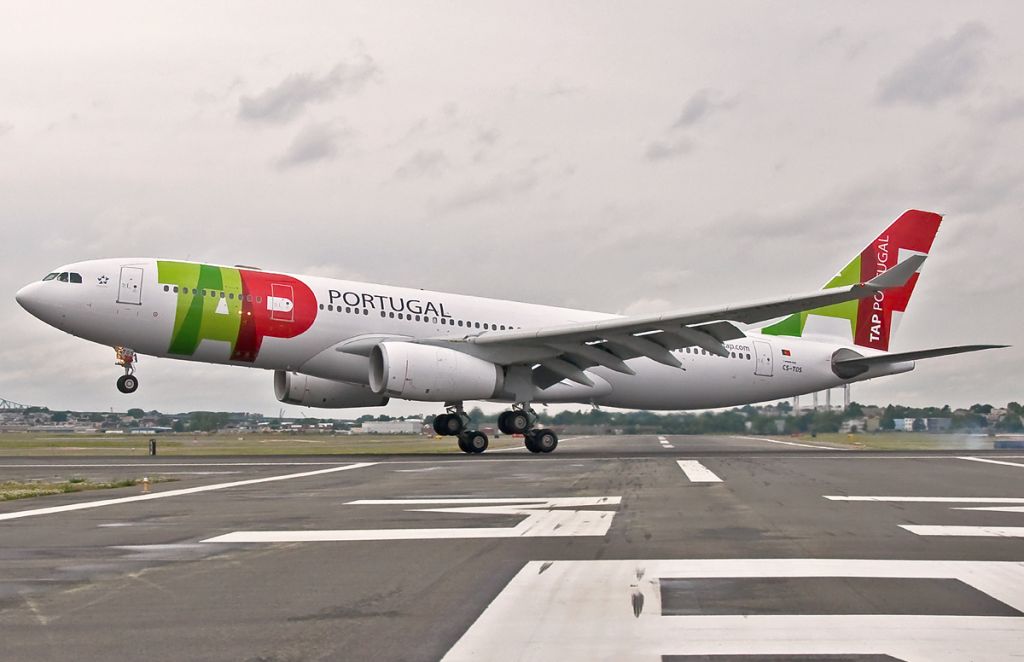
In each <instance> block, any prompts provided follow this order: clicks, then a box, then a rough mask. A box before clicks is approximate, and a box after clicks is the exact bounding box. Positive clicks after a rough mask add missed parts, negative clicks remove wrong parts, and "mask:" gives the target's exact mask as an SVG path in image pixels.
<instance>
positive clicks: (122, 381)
mask: <svg viewBox="0 0 1024 662" xmlns="http://www.w3.org/2000/svg"><path fill="white" fill-rule="evenodd" d="M138 388H139V380H138V379H137V378H136V377H135V375H121V376H120V377H119V378H118V379H117V390H118V391H120V392H121V393H135V391H136V390H137V389H138Z"/></svg>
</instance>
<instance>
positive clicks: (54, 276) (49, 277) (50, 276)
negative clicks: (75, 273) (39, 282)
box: [43, 272, 57, 281]
mask: <svg viewBox="0 0 1024 662" xmlns="http://www.w3.org/2000/svg"><path fill="white" fill-rule="evenodd" d="M56 277H57V273H56V272H54V273H52V274H46V275H45V276H43V280H44V281H47V280H53V279H54V278H56Z"/></svg>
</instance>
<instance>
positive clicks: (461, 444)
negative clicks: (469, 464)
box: [458, 434, 473, 453]
mask: <svg viewBox="0 0 1024 662" xmlns="http://www.w3.org/2000/svg"><path fill="white" fill-rule="evenodd" d="M458 440H459V450H460V451H462V452H463V453H472V452H473V451H472V449H470V447H469V446H467V445H466V438H465V437H464V436H463V435H461V434H460V435H459V436H458Z"/></svg>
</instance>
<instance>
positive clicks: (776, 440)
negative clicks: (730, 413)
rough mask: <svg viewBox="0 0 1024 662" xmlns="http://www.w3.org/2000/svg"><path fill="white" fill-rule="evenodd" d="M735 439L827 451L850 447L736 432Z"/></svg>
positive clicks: (845, 449)
mask: <svg viewBox="0 0 1024 662" xmlns="http://www.w3.org/2000/svg"><path fill="white" fill-rule="evenodd" d="M732 438H733V439H748V440H750V441H766V442H768V443H769V444H782V445H783V446H799V447H800V448H818V449H821V450H826V451H848V450H850V449H849V448H843V447H841V446H819V445H817V444H801V443H799V442H796V441H782V440H781V439H769V438H768V437H745V436H743V435H738V434H734V435H732Z"/></svg>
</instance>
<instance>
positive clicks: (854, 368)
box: [832, 345, 1009, 379]
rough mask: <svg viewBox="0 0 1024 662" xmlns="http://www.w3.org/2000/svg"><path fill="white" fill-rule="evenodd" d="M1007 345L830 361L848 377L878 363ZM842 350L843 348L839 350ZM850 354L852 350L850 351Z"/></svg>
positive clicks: (960, 347)
mask: <svg viewBox="0 0 1024 662" xmlns="http://www.w3.org/2000/svg"><path fill="white" fill-rule="evenodd" d="M1003 347H1009V345H958V346H956V347H939V348H937V349H921V350H918V351H916V352H898V353H895V354H879V355H878V356H853V357H850V358H836V359H833V361H832V368H833V370H834V371H835V373H836V374H837V375H839V376H840V377H843V378H845V379H849V378H852V377H855V376H856V375H859V374H861V373H863V372H866V371H867V370H868V368H870V367H872V366H878V365H891V364H893V363H903V362H906V361H919V360H921V359H933V358H935V357H937V356H950V355H951V354H963V353H965V352H978V351H981V350H983V349H1001V348H1003ZM841 351H843V350H841ZM850 353H851V354H852V352H850Z"/></svg>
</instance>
